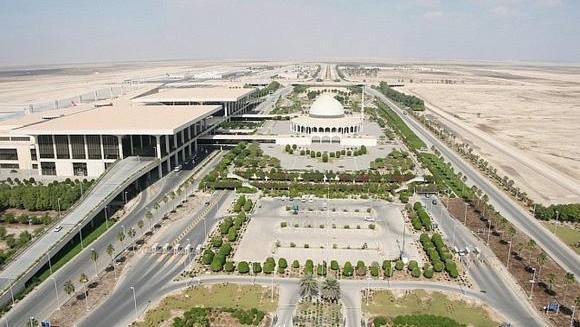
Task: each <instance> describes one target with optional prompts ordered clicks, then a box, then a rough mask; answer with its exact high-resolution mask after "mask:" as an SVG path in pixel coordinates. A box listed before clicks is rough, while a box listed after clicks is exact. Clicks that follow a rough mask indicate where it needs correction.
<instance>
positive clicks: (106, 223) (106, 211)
mask: <svg viewBox="0 0 580 327" xmlns="http://www.w3.org/2000/svg"><path fill="white" fill-rule="evenodd" d="M108 209H109V205H108V204H107V205H105V227H106V228H107V229H109V210H108Z"/></svg>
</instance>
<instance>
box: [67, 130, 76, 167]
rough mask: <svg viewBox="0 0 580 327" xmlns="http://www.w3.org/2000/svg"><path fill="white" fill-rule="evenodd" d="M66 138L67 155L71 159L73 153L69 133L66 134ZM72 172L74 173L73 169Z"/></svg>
mask: <svg viewBox="0 0 580 327" xmlns="http://www.w3.org/2000/svg"><path fill="white" fill-rule="evenodd" d="M66 139H67V141H68V155H69V158H71V160H72V158H73V153H72V144H70V135H67V136H66ZM73 174H74V169H73Z"/></svg>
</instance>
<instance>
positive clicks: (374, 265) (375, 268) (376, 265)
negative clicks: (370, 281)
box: [369, 262, 379, 277]
mask: <svg viewBox="0 0 580 327" xmlns="http://www.w3.org/2000/svg"><path fill="white" fill-rule="evenodd" d="M369 271H370V273H371V276H373V277H378V276H379V263H378V262H373V263H372V264H371V266H370V268H369Z"/></svg>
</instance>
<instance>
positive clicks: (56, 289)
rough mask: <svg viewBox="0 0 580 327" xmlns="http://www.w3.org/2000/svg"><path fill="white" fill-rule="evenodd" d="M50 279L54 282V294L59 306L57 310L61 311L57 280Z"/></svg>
mask: <svg viewBox="0 0 580 327" xmlns="http://www.w3.org/2000/svg"><path fill="white" fill-rule="evenodd" d="M50 279H52V281H53V282H54V293H56V305H57V308H56V310H60V299H59V298H58V288H57V287H56V279H55V278H54V277H50Z"/></svg>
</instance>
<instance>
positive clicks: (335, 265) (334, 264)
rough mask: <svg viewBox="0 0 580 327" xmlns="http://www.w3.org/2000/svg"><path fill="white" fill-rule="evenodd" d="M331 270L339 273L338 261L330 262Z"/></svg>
mask: <svg viewBox="0 0 580 327" xmlns="http://www.w3.org/2000/svg"><path fill="white" fill-rule="evenodd" d="M330 269H332V270H334V271H337V270H338V269H339V266H338V261H336V260H332V261H330Z"/></svg>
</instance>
